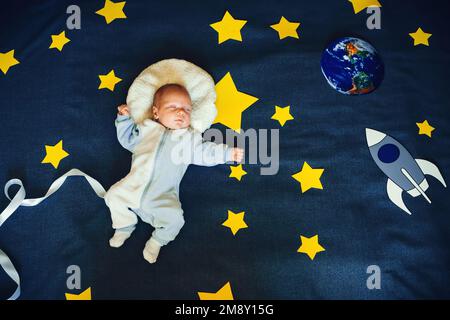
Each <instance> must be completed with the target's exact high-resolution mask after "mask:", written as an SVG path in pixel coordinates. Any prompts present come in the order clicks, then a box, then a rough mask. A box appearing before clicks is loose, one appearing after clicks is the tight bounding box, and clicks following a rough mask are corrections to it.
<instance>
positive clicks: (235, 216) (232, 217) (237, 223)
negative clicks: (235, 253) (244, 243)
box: [222, 210, 248, 235]
mask: <svg viewBox="0 0 450 320" xmlns="http://www.w3.org/2000/svg"><path fill="white" fill-rule="evenodd" d="M244 215H245V212H244V211H242V212H239V213H234V212H233V211H230V210H228V219H227V220H226V221H225V222H224V223H222V225H223V226H224V227H228V228H230V230H231V232H232V233H233V235H236V233H237V232H238V231H239V230H240V229H245V228H248V226H247V224H246V223H245V221H244Z"/></svg>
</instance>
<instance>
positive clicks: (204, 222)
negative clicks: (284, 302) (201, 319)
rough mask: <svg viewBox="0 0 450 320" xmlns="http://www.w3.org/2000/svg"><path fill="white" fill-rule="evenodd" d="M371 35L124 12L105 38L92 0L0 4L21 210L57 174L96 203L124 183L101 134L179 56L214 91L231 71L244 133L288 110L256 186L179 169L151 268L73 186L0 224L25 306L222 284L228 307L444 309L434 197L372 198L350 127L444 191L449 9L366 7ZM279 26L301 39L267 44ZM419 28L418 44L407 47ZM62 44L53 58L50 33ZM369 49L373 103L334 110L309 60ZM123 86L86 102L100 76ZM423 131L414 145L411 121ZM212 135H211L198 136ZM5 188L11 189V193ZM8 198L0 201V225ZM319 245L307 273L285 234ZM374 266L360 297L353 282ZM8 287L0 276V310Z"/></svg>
mask: <svg viewBox="0 0 450 320" xmlns="http://www.w3.org/2000/svg"><path fill="white" fill-rule="evenodd" d="M381 2H382V4H383V7H382V9H381V13H382V16H381V29H380V30H369V29H368V28H367V27H366V20H367V18H368V14H367V13H366V12H365V11H362V12H360V13H359V14H356V15H355V14H354V11H353V8H352V4H351V3H350V2H348V1H344V0H342V1H334V0H333V1H332V0H328V1H321V2H320V3H318V2H314V1H286V0H279V1H268V0H264V1H262V0H258V1H256V0H255V1H253V0H252V1H233V2H230V1H225V0H217V1H189V2H188V1H183V0H173V1H137V0H134V1H133V0H129V1H127V2H126V5H125V8H124V11H125V13H126V15H127V19H118V20H115V21H113V22H112V23H111V24H106V23H105V20H104V18H103V17H101V16H99V15H97V14H95V12H96V11H97V10H99V9H100V8H102V7H103V5H104V1H101V0H96V1H61V0H54V1H26V2H25V1H10V3H7V4H6V3H5V4H2V5H1V10H0V53H5V52H9V51H10V50H13V49H14V50H15V52H14V56H15V58H16V59H17V60H18V61H20V64H18V65H15V66H12V67H11V68H10V69H9V70H8V72H7V73H6V75H5V74H3V73H1V74H0V98H1V99H0V101H1V102H0V104H1V111H2V117H1V125H0V137H1V139H0V152H1V162H0V185H2V186H3V185H4V184H5V183H6V182H7V181H8V180H10V179H12V178H19V179H21V180H22V181H23V183H24V186H25V189H26V191H27V198H35V197H41V196H43V195H44V194H45V193H46V191H47V189H48V188H49V186H50V184H51V183H52V182H53V181H54V180H55V179H57V178H58V177H60V176H61V175H62V174H64V173H66V172H67V171H68V170H70V169H71V168H79V169H80V170H82V171H84V172H86V173H87V174H89V175H91V176H92V177H94V178H95V179H97V180H98V181H99V182H100V183H101V184H102V185H103V186H104V187H105V188H106V189H107V188H109V187H110V186H111V185H112V184H114V183H115V182H116V181H118V180H119V179H121V178H123V177H124V176H125V175H126V174H127V172H128V171H129V169H130V163H131V154H130V153H129V152H128V151H127V150H125V149H123V148H122V147H121V146H120V145H119V143H118V141H117V138H116V132H115V127H114V119H115V116H116V107H117V106H118V105H119V104H121V103H124V102H125V99H126V94H127V90H128V88H129V86H130V84H131V83H132V81H133V80H134V78H135V77H136V76H137V75H138V74H139V73H140V72H141V71H142V70H143V69H144V68H145V67H147V66H148V65H150V64H152V63H154V62H156V61H159V60H162V59H165V58H172V57H175V58H180V59H186V60H188V61H191V62H193V63H195V64H196V65H198V66H200V67H202V68H203V69H205V70H207V71H208V72H209V73H210V74H211V75H212V76H213V78H214V80H215V81H216V82H218V81H219V80H220V79H222V78H223V77H224V76H225V74H226V73H227V72H230V73H231V74H232V76H233V79H234V80H235V83H236V86H237V88H238V89H239V90H240V91H242V92H245V93H248V94H251V95H252V96H255V97H257V98H259V100H258V101H257V102H256V103H255V104H253V105H252V106H251V107H250V108H248V109H247V110H246V111H245V112H244V113H243V116H242V128H243V129H249V128H255V129H280V125H279V123H278V122H277V121H274V120H272V119H271V117H272V115H273V114H274V110H275V109H274V107H275V106H281V107H284V106H288V105H290V106H291V114H292V116H293V117H294V120H292V121H288V122H287V123H286V125H285V126H284V127H282V128H281V130H280V168H279V171H278V173H277V174H276V175H273V176H263V175H260V168H261V165H260V164H244V169H245V170H246V171H247V173H248V174H247V175H245V176H244V177H243V178H242V180H241V181H240V182H239V181H237V180H236V179H234V178H229V177H228V176H229V174H230V168H229V166H228V165H220V166H216V167H211V168H206V167H197V166H191V167H190V168H189V169H188V171H187V173H186V176H185V177H184V179H183V181H182V183H181V189H180V193H181V201H182V204H183V209H184V216H185V220H186V224H185V226H184V227H183V229H182V230H181V232H180V234H179V235H178V237H177V239H176V240H175V241H173V242H172V243H170V244H169V245H168V246H166V247H163V248H162V250H161V254H160V257H159V258H158V261H157V263H156V264H154V265H150V264H149V263H147V262H146V261H145V260H144V259H143V257H142V249H143V247H144V244H145V242H146V241H147V239H148V238H149V236H150V233H151V231H152V228H151V226H149V225H146V224H144V223H142V222H141V223H140V224H139V225H138V227H137V230H136V231H135V233H134V234H133V236H132V237H131V238H130V239H129V240H128V241H127V243H126V244H125V245H124V247H122V248H120V249H112V248H111V247H109V245H108V239H109V238H110V236H111V235H112V233H113V230H112V229H111V220H110V216H109V210H108V208H107V207H106V205H105V203H104V201H103V200H102V199H100V198H98V197H97V196H96V195H95V193H94V192H93V191H92V189H91V188H90V187H89V185H88V184H87V183H86V181H85V180H84V179H83V178H69V179H68V180H67V181H66V182H65V184H64V185H63V186H62V187H61V189H60V190H59V191H58V192H56V193H55V194H54V195H52V196H51V197H50V198H48V199H47V200H45V201H44V202H42V203H41V204H40V205H38V206H34V207H20V208H19V209H18V210H17V211H16V212H15V213H14V215H12V217H11V218H10V219H9V220H8V221H7V222H6V223H5V224H4V225H3V226H2V227H1V228H0V248H1V249H2V250H4V251H5V252H6V253H7V254H8V256H9V257H10V258H11V260H12V261H13V263H14V265H15V266H16V268H17V270H18V271H19V274H20V276H21V281H22V295H21V298H22V299H65V295H64V294H65V293H74V294H77V293H80V292H82V291H83V290H85V289H86V288H88V287H91V290H92V299H198V298H199V297H198V294H197V293H198V292H216V291H217V290H219V289H220V288H221V287H222V286H223V285H225V284H226V283H227V282H229V283H230V285H231V289H232V293H233V296H234V298H235V299H397V298H400V299H416V298H450V274H449V270H450V250H449V243H450V210H449V209H450V205H449V200H448V198H449V197H448V189H446V188H443V187H442V185H441V184H440V183H439V182H438V181H437V180H435V179H434V178H432V177H430V178H428V181H429V183H430V188H429V190H428V191H427V194H428V196H429V197H430V198H431V200H432V203H431V204H428V203H427V202H426V201H425V199H424V198H422V197H417V198H412V197H410V196H408V195H404V200H405V203H406V205H407V206H408V207H409V208H410V210H411V211H412V212H413V214H412V215H411V216H409V215H407V214H405V213H404V212H402V211H401V210H400V209H399V208H398V207H396V206H395V205H394V204H393V203H392V202H390V201H389V198H388V196H387V193H386V180H387V179H386V177H385V176H384V175H383V173H382V172H381V171H380V170H379V168H378V167H377V166H376V164H375V162H374V161H373V159H372V157H371V155H370V153H369V149H368V148H367V143H366V136H365V128H367V127H369V128H374V129H377V130H379V131H381V132H384V133H387V134H389V135H390V136H392V137H394V138H396V139H397V140H398V141H399V142H401V143H402V144H403V145H404V146H405V147H406V148H407V149H408V150H409V151H410V152H411V154H412V155H413V157H415V158H423V159H427V160H429V161H431V162H433V163H435V164H436V165H437V166H438V167H439V168H440V169H441V172H442V173H443V176H444V178H446V181H447V182H449V181H450V178H449V177H450V176H449V170H450V157H449V156H450V145H449V138H450V127H449V126H448V124H449V120H450V112H449V105H448V102H449V98H450V90H449V89H448V78H449V76H448V72H449V65H450V64H449V57H450V45H449V42H448V35H449V33H450V28H449V26H448V15H449V9H448V5H447V4H446V2H444V1H433V6H431V5H430V2H426V1H408V5H407V6H404V5H401V4H400V3H397V2H399V1H395V2H394V1H381ZM71 4H77V5H78V6H79V7H80V9H81V29H80V30H68V29H67V27H66V19H67V17H68V16H69V15H68V14H66V9H67V7H68V6H69V5H71ZM227 10H228V11H229V12H230V13H231V14H232V15H233V17H234V18H236V19H243V20H247V21H248V22H247V24H246V25H245V27H244V28H243V29H242V30H241V31H242V38H243V41H242V42H238V41H233V40H230V41H227V42H224V43H222V44H220V45H219V44H218V43H217V32H216V31H214V30H213V29H212V28H211V27H210V26H209V25H210V24H212V23H214V22H217V21H220V20H221V19H222V17H223V15H224V13H225V11H227ZM281 16H284V17H286V18H287V19H288V20H289V21H296V22H297V21H298V22H300V23H301V24H300V27H299V28H298V30H297V31H298V34H299V39H294V38H287V39H283V40H280V39H279V38H278V34H277V32H276V31H275V30H273V29H271V28H270V25H272V24H275V23H277V22H278V21H279V20H280V18H281ZM418 27H422V29H423V30H424V31H426V32H428V33H432V37H431V38H430V39H429V41H430V46H429V47H427V46H423V45H420V46H413V39H412V38H411V37H410V36H409V35H408V34H409V33H411V32H415V31H416V30H417V28H418ZM63 30H65V31H66V36H67V37H68V38H69V39H70V40H71V41H70V42H69V43H68V44H66V46H65V47H64V49H63V50H62V51H61V52H59V51H57V50H56V49H51V50H50V49H49V46H50V43H51V38H50V35H55V34H59V33H60V32H61V31H63ZM343 35H349V36H358V37H361V38H363V39H366V40H368V41H370V42H371V43H372V44H373V45H374V46H375V47H376V48H377V49H378V51H379V52H380V54H381V56H382V57H383V59H384V63H385V70H386V71H385V79H384V81H383V83H382V85H381V87H380V88H379V89H378V90H376V91H375V92H373V93H371V94H368V95H362V96H346V95H342V94H340V93H338V92H336V91H334V90H333V89H332V88H331V87H330V86H329V85H328V84H327V82H326V80H325V79H324V77H323V75H322V73H321V70H320V58H321V53H322V50H323V49H324V47H325V46H326V45H327V43H328V42H329V41H331V40H332V39H334V38H336V37H337V36H343ZM111 69H114V71H115V73H116V75H117V76H118V77H120V78H121V79H123V80H122V81H121V82H120V83H118V84H117V85H116V87H115V90H114V91H113V92H111V91H109V90H105V89H102V90H99V89H98V87H99V78H98V75H102V74H106V73H108V72H109V71H110V70H111ZM425 119H426V120H428V121H429V123H430V124H431V125H432V126H433V127H435V128H436V130H435V131H434V132H433V135H432V138H429V137H427V136H425V135H419V134H418V128H417V126H416V123H417V122H422V121H423V120H425ZM213 128H217V129H220V130H222V131H224V132H225V129H226V128H225V126H223V125H221V124H215V125H213ZM60 140H63V147H64V150H66V151H67V152H68V153H69V156H68V157H66V158H64V159H63V160H62V161H61V163H60V165H59V167H58V168H57V169H55V168H54V167H53V166H51V165H50V164H43V163H41V161H42V160H43V159H44V156H45V147H44V146H45V145H55V144H56V143H58V142H59V141H60ZM305 161H306V162H307V163H308V164H310V165H311V166H312V167H313V168H323V169H324V172H323V175H322V177H321V182H322V184H323V190H320V189H311V190H308V191H307V192H305V193H301V190H300V185H299V183H298V182H297V181H295V180H294V179H293V178H292V175H293V174H295V173H297V172H299V171H300V169H301V168H302V166H303V163H304V162H305ZM16 190H17V188H12V189H11V192H10V193H11V195H13V194H14V193H15V192H16ZM8 203H9V200H8V199H7V198H6V197H4V196H1V197H0V211H2V210H3V209H4V208H5V207H6V206H7V205H8ZM228 210H231V211H233V212H235V213H238V212H242V211H244V212H245V222H246V223H247V225H248V228H246V229H241V230H239V232H238V233H237V234H236V235H235V236H233V234H232V233H231V232H230V229H229V228H226V227H224V226H222V223H223V222H224V221H225V220H226V219H227V211H228ZM314 235H318V237H319V243H320V245H322V246H323V248H325V251H323V252H320V253H318V254H317V255H316V256H315V258H314V260H311V259H310V258H309V257H308V256H307V255H305V254H303V253H300V252H297V250H298V248H299V247H300V245H301V241H300V236H305V237H312V236H314ZM71 265H77V266H79V267H80V270H81V287H80V289H79V290H78V289H72V290H71V289H68V288H67V286H66V280H67V278H68V277H69V274H67V273H66V270H67V268H68V267H69V266H71ZM371 265H376V266H378V267H379V270H380V277H381V278H380V279H381V282H380V283H381V288H380V289H373V290H369V289H368V287H367V283H366V282H367V279H368V277H369V276H370V275H371V274H368V273H367V268H368V267H369V266H371ZM14 290H15V284H14V282H13V281H11V279H9V277H7V276H6V274H5V273H4V272H3V271H2V270H1V269H0V297H2V298H7V297H9V296H10V295H11V294H12V292H14Z"/></svg>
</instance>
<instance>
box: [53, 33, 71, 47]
mask: <svg viewBox="0 0 450 320" xmlns="http://www.w3.org/2000/svg"><path fill="white" fill-rule="evenodd" d="M69 41H70V39H69V38H67V37H66V32H65V31H63V32H61V33H60V34H58V35H55V34H53V35H52V43H51V44H50V47H48V48H49V49H53V48H56V49H58V50H59V51H62V49H63V47H64V46H65V45H66V43H68V42H69Z"/></svg>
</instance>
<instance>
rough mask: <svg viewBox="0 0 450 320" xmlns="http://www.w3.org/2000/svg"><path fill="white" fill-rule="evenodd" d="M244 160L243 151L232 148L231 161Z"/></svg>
mask: <svg viewBox="0 0 450 320" xmlns="http://www.w3.org/2000/svg"><path fill="white" fill-rule="evenodd" d="M243 158H244V150H243V149H240V148H233V149H232V150H231V161H236V162H241V161H242V159H243Z"/></svg>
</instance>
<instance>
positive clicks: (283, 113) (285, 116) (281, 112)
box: [271, 106, 294, 127]
mask: <svg viewBox="0 0 450 320" xmlns="http://www.w3.org/2000/svg"><path fill="white" fill-rule="evenodd" d="M290 108H291V107H290V106H287V107H284V108H281V107H279V106H275V114H274V115H273V116H272V118H271V119H273V120H278V122H279V123H280V124H281V126H282V127H283V126H284V124H285V123H286V121H288V120H292V119H294V117H293V116H292V115H291V113H290Z"/></svg>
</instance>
